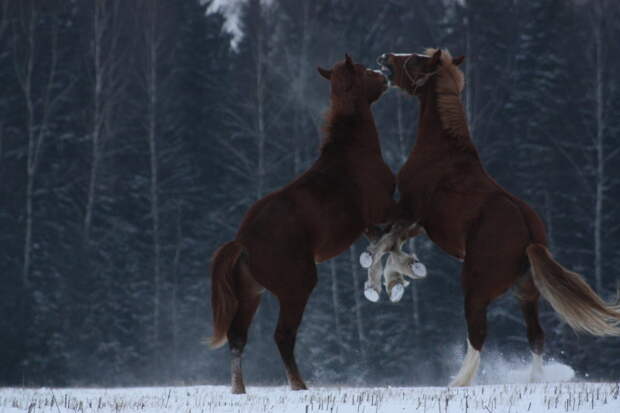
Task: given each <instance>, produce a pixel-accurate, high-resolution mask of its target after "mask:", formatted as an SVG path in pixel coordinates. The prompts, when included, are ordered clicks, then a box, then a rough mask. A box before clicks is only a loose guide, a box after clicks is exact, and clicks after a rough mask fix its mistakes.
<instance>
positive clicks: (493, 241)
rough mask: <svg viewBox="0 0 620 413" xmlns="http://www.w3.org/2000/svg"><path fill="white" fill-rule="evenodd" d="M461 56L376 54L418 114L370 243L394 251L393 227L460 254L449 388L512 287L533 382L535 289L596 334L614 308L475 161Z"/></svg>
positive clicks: (606, 329) (617, 317)
mask: <svg viewBox="0 0 620 413" xmlns="http://www.w3.org/2000/svg"><path fill="white" fill-rule="evenodd" d="M462 61H463V57H460V58H454V59H453V58H452V57H451V56H450V53H449V52H448V51H446V50H444V51H442V50H437V49H427V50H426V52H425V54H391V53H389V54H383V55H382V56H380V57H379V59H378V63H379V64H380V65H381V66H382V68H383V69H384V72H387V76H388V78H389V79H390V81H391V82H392V83H393V84H394V85H396V86H397V87H399V88H400V89H402V90H404V91H406V92H407V93H409V94H410V95H414V96H417V97H418V98H419V101H420V115H419V123H418V132H417V138H416V143H415V146H414V147H413V150H412V152H411V155H410V156H409V158H408V159H407V161H406V163H405V165H404V166H403V167H402V169H401V170H400V171H399V173H398V176H397V182H398V188H399V190H400V194H401V198H400V201H399V203H398V207H399V210H400V212H399V214H400V219H399V221H400V224H399V225H398V224H397V225H394V226H393V228H395V230H393V231H392V232H391V233H389V234H386V235H385V236H384V238H383V239H382V240H380V241H379V242H378V244H377V245H384V246H387V248H388V249H391V250H394V251H395V252H394V253H396V254H399V251H397V250H396V248H397V245H398V244H399V242H402V239H403V238H406V236H407V235H405V236H403V235H402V234H403V233H405V234H407V233H408V234H409V235H413V234H415V233H416V232H418V231H417V230H418V229H419V230H422V229H423V230H425V231H426V233H427V235H428V237H429V238H430V239H431V240H432V241H433V242H434V243H435V244H437V245H438V246H439V247H440V248H441V249H443V250H444V251H445V252H447V253H448V254H450V255H452V256H454V257H456V258H459V259H461V260H463V261H464V264H463V269H462V273H461V280H462V287H463V291H464V293H465V318H466V320H467V330H468V348H467V355H466V356H465V360H464V363H463V366H462V367H461V369H460V371H459V372H458V374H457V375H456V377H455V378H454V380H453V381H452V383H451V385H452V386H464V385H469V384H470V383H471V381H472V380H473V379H474V377H475V375H476V372H477V370H478V366H479V363H480V350H481V349H482V345H483V343H484V340H485V337H486V334H487V318H486V314H487V306H488V305H489V303H491V302H492V301H493V300H495V299H496V298H497V297H499V296H500V295H501V294H503V293H504V292H506V291H507V290H508V289H509V288H510V287H512V286H513V285H516V286H517V288H518V298H519V300H520V303H521V309H522V312H523V316H524V318H525V323H526V326H527V336H528V341H529V344H530V348H531V350H532V353H533V362H532V371H531V376H530V379H531V380H537V379H540V378H541V375H542V353H543V340H544V337H543V330H542V328H541V327H540V324H539V320H538V299H539V296H540V295H541V294H542V296H543V297H544V298H545V299H546V300H547V301H549V303H550V304H551V306H552V307H553V308H554V310H555V311H556V312H557V313H559V315H560V316H561V317H562V318H563V319H564V320H565V321H566V322H567V323H568V324H569V325H570V326H571V327H572V328H573V329H574V330H576V331H584V332H587V333H590V334H594V335H599V336H606V335H614V336H618V335H620V327H619V326H618V324H619V323H620V309H619V308H618V307H617V306H610V305H608V304H606V303H605V302H604V301H603V300H602V299H601V298H600V297H599V296H598V295H597V294H596V293H595V292H594V291H593V290H592V289H591V288H590V287H589V286H588V284H587V283H586V282H585V281H584V280H583V279H582V278H581V276H579V275H578V274H576V273H574V272H571V271H569V270H567V269H565V268H564V267H562V266H561V265H560V264H559V263H558V262H557V261H555V260H554V258H553V257H552V255H551V253H550V252H549V250H548V248H547V238H546V232H545V228H544V224H543V222H542V221H541V219H540V218H539V216H538V215H537V214H536V213H535V212H534V210H532V208H530V207H529V206H528V205H527V204H526V203H525V202H523V201H522V200H520V199H519V198H517V197H515V196H514V195H512V194H510V193H509V192H508V191H506V190H505V189H504V188H502V187H501V186H500V185H499V184H498V183H497V182H495V180H494V179H493V178H492V177H491V176H490V175H489V174H488V173H487V172H486V171H485V169H484V168H483V166H482V163H481V161H480V157H479V155H478V151H477V150H476V148H475V147H474V145H473V143H472V140H471V137H470V134H469V128H468V125H467V120H466V116H465V110H464V108H463V105H462V103H461V99H460V93H461V91H462V90H463V88H464V77H463V73H462V72H461V71H460V70H459V69H458V67H457V66H458V65H459V64H460V63H461V62H462ZM375 249H376V248H375ZM379 250H380V251H379V254H381V253H384V252H385V250H381V248H379ZM372 260H376V257H372ZM371 275H372V273H371Z"/></svg>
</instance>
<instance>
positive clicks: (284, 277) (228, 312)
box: [211, 56, 395, 393]
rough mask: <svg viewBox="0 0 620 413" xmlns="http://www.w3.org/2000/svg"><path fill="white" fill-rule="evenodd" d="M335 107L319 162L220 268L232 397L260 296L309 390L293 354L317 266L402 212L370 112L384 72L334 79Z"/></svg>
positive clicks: (228, 248)
mask: <svg viewBox="0 0 620 413" xmlns="http://www.w3.org/2000/svg"><path fill="white" fill-rule="evenodd" d="M319 72H320V74H321V75H322V76H323V77H325V78H326V79H328V80H330V82H331V107H330V110H329V113H328V115H327V119H326V126H325V138H324V140H323V143H322V145H321V153H320V157H319V159H318V160H317V161H316V162H315V163H314V165H312V167H311V168H310V169H309V170H308V171H307V172H305V173H304V174H303V175H301V176H300V177H299V178H297V179H295V180H294V181H293V182H291V183H290V184H289V185H287V186H286V187H284V188H282V189H280V190H279V191H276V192H274V193H272V194H270V195H267V196H266V197H264V198H262V199H261V200H259V201H258V202H257V203H256V204H254V206H252V208H250V210H249V211H248V213H247V214H246V216H245V218H244V220H243V223H242V224H241V227H240V229H239V232H238V233H237V237H236V239H235V240H234V241H232V242H229V243H227V244H225V245H223V246H222V247H220V248H219V250H218V251H217V252H216V253H215V255H214V257H213V263H212V297H211V303H212V307H213V317H214V330H215V331H214V335H213V337H212V339H211V346H212V347H219V346H221V345H223V344H224V343H225V342H226V340H228V343H229V347H230V353H231V357H232V360H231V373H232V392H233V393H244V392H245V387H244V384H243V378H242V372H241V356H242V353H243V348H244V346H245V344H246V340H247V332H248V327H249V326H250V323H251V322H252V318H253V316H254V313H255V312H256V309H257V307H258V304H259V301H260V296H261V293H262V292H263V291H264V290H265V289H267V290H269V291H271V292H272V293H273V294H274V295H275V296H276V297H277V298H278V301H279V304H280V315H279V318H278V324H277V327H276V331H275V341H276V344H277V346H278V349H279V350H280V355H281V356H282V361H283V362H284V366H285V368H286V374H287V377H288V381H289V384H290V386H291V389H293V390H300V389H305V388H306V385H305V384H304V381H303V380H302V378H301V376H300V374H299V371H298V369H297V364H296V362H295V356H294V354H293V350H294V347H295V338H296V336H297V328H298V327H299V324H300V322H301V319H302V315H303V312H304V308H305V306H306V302H307V301H308V297H309V296H310V293H311V292H312V289H313V288H314V286H315V284H316V282H317V274H316V266H315V263H316V262H321V261H324V260H327V259H329V258H332V257H334V256H336V255H338V254H340V253H341V252H343V251H345V250H346V249H347V248H349V247H350V246H351V244H352V243H353V242H354V241H355V240H356V239H357V238H358V237H359V236H360V235H361V234H362V232H363V230H364V229H366V228H368V227H371V226H374V225H376V224H379V223H382V222H385V221H386V220H387V219H388V214H390V213H392V212H393V210H394V206H395V203H394V201H393V199H392V195H393V192H394V187H395V179H394V175H393V173H392V171H391V170H390V169H389V167H388V166H387V165H386V164H385V162H384V161H383V158H382V156H381V150H380V147H379V138H378V135H377V129H376V127H375V122H374V119H373V116H372V113H371V110H370V106H371V104H372V103H373V102H374V101H376V100H377V99H378V98H379V97H380V96H381V94H383V92H384V91H385V90H386V89H387V80H386V79H385V77H384V76H383V75H382V74H381V73H380V72H376V71H372V70H369V69H366V68H365V67H363V66H362V65H359V64H354V63H353V61H352V60H351V58H350V57H349V56H346V59H345V60H344V61H342V62H340V63H338V64H336V65H335V66H334V67H333V68H332V69H331V70H325V69H321V68H319Z"/></svg>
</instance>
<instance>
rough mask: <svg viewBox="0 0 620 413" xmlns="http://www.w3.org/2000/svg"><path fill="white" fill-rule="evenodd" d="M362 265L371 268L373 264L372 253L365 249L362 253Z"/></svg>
mask: <svg viewBox="0 0 620 413" xmlns="http://www.w3.org/2000/svg"><path fill="white" fill-rule="evenodd" d="M360 265H361V266H362V268H370V266H371V265H372V255H371V254H370V253H369V252H368V251H364V252H362V254H361V255H360Z"/></svg>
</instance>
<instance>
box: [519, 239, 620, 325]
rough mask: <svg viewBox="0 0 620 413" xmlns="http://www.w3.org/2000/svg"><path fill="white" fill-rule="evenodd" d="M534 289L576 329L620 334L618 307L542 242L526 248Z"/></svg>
mask: <svg viewBox="0 0 620 413" xmlns="http://www.w3.org/2000/svg"><path fill="white" fill-rule="evenodd" d="M527 256H528V258H529V260H530V263H531V265H532V278H533V279H534V284H535V285H536V288H538V290H539V291H540V293H541V294H542V296H543V297H544V298H545V299H546V300H547V301H549V304H551V306H552V307H553V309H554V310H555V311H556V312H557V313H558V314H559V315H560V316H561V317H562V318H563V319H564V320H565V321H566V323H568V325H570V326H571V327H572V328H573V330H575V331H577V332H586V333H590V334H592V335H595V336H620V306H618V305H609V304H607V303H606V302H605V301H603V299H601V297H599V296H598V295H597V294H596V293H595V292H594V290H592V288H590V286H589V285H588V284H587V283H586V282H585V281H584V279H583V278H582V277H581V276H580V275H579V274H577V273H575V272H572V271H569V270H567V269H566V268H564V267H562V266H561V265H560V264H559V263H558V262H557V261H555V260H554V259H553V257H552V256H551V253H550V252H549V250H548V249H547V247H545V246H544V245H542V244H531V245H529V246H528V247H527Z"/></svg>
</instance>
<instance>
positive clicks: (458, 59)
mask: <svg viewBox="0 0 620 413" xmlns="http://www.w3.org/2000/svg"><path fill="white" fill-rule="evenodd" d="M463 60H465V56H461V57H455V58H454V59H452V64H453V65H454V66H458V65H460V64H461V63H463Z"/></svg>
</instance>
